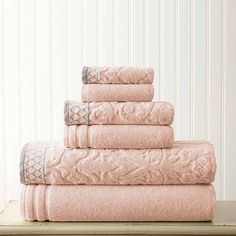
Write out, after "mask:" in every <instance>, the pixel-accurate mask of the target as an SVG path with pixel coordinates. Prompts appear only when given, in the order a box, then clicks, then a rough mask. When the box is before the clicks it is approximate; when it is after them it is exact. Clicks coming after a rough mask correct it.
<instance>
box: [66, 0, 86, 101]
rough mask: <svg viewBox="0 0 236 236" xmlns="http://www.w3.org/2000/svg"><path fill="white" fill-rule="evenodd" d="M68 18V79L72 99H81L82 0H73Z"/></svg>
mask: <svg viewBox="0 0 236 236" xmlns="http://www.w3.org/2000/svg"><path fill="white" fill-rule="evenodd" d="M68 2H69V3H70V4H69V11H68V13H69V16H67V18H68V20H69V21H68V22H67V25H68V27H67V28H68V35H69V38H68V40H69V41H68V47H69V48H68V52H69V55H68V60H69V61H68V62H67V63H68V71H67V74H68V79H69V80H70V83H69V84H70V96H69V98H70V99H77V100H78V99H80V90H81V84H82V79H81V74H82V72H81V70H82V66H83V64H82V58H83V56H82V49H83V48H82V47H83V45H82V27H81V26H82V9H81V6H82V0H71V1H68Z"/></svg>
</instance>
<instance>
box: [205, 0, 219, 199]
mask: <svg viewBox="0 0 236 236" xmlns="http://www.w3.org/2000/svg"><path fill="white" fill-rule="evenodd" d="M221 17H222V16H221V1H220V0H217V1H215V0H210V1H209V11H208V26H209V31H208V35H209V48H208V49H209V50H208V81H209V84H208V85H209V86H208V94H209V104H208V105H209V106H208V107H207V112H208V119H209V122H208V131H207V133H208V138H209V140H210V141H211V142H212V143H213V145H214V148H215V154H216V160H217V166H218V168H217V175H216V184H215V187H216V193H217V198H218V199H221V198H222V186H221V183H222V181H221V179H222V178H223V176H222V170H221V163H222V158H223V157H222V155H221V129H220V127H221V119H220V117H221V114H222V109H221V95H222V94H221V89H222V88H221V75H222V68H221V57H222V48H221V44H222V42H221V27H219V25H221V19H222V18H221Z"/></svg>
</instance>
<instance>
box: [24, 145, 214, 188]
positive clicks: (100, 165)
mask: <svg viewBox="0 0 236 236" xmlns="http://www.w3.org/2000/svg"><path fill="white" fill-rule="evenodd" d="M20 173H21V182H22V183H23V184H57V185H58V184H86V185H137V184H142V185H163V184H208V183H212V182H213V181H214V178H215V173H216V161H215V155H214V150H213V146H212V145H211V144H210V143H208V142H175V144H174V147H173V148H172V149H142V150H138V149H72V148H65V147H64V146H63V145H62V144H60V143H58V142H46V141H44V142H32V143H29V144H26V145H25V146H24V148H23V151H22V155H21V167H20Z"/></svg>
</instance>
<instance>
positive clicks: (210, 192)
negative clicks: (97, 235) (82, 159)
mask: <svg viewBox="0 0 236 236" xmlns="http://www.w3.org/2000/svg"><path fill="white" fill-rule="evenodd" d="M215 212H216V200H215V191H214V187H213V186H212V185H183V186H181V185H176V186H171V185H163V186H88V185H78V186H76V185H64V186H63V185H59V186H56V185H25V186H24V187H23V190H22V195H21V214H22V217H23V218H24V219H26V220H39V221H45V220H50V221H209V220H212V219H213V217H214V215H215Z"/></svg>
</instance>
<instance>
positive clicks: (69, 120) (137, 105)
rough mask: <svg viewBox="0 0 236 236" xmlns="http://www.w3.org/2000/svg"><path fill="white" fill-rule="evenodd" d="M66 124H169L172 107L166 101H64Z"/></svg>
mask: <svg viewBox="0 0 236 236" xmlns="http://www.w3.org/2000/svg"><path fill="white" fill-rule="evenodd" d="M64 117H65V124H66V125H80V124H82V125H96V124H118V125H119V124H120V125H121V124H122V125H129V124H130V125H131V124H132V125H171V124H172V122H173V119H174V108H173V106H172V105H171V104H170V103H167V102H90V103H86V102H85V103H84V102H78V101H66V102H65V107H64Z"/></svg>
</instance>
